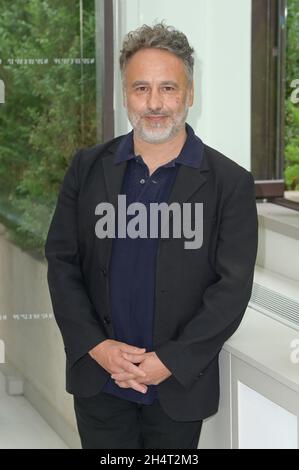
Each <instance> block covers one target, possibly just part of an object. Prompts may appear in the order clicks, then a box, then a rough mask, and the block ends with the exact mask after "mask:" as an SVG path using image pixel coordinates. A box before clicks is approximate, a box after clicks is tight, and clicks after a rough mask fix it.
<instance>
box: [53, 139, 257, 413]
mask: <svg viewBox="0 0 299 470" xmlns="http://www.w3.org/2000/svg"><path fill="white" fill-rule="evenodd" d="M120 139H121V137H118V138H116V139H113V140H112V141H110V142H108V143H106V144H104V145H97V146H95V147H92V148H88V149H85V150H84V149H83V150H80V151H79V152H77V153H76V154H75V156H74V158H73V160H72V162H71V165H70V167H69V168H68V170H67V172H66V174H65V178H64V181H63V184H62V187H61V190H60V193H59V196H58V202H57V206H56V210H55V213H54V216H53V219H52V222H51V225H50V229H49V233H48V237H47V241H46V246H45V255H46V258H47V260H48V283H49V289H50V294H51V300H52V305H53V311H54V315H55V318H56V321H57V324H58V326H59V328H60V331H61V334H62V337H63V342H64V346H65V352H66V390H67V391H68V392H69V393H71V394H75V395H78V396H81V397H89V396H92V395H95V394H97V393H98V392H99V391H100V390H101V389H102V387H103V385H104V383H105V382H106V381H107V379H108V378H109V374H108V372H106V371H105V369H103V368H102V367H101V366H100V365H99V364H97V363H96V362H95V361H94V360H93V359H92V358H91V357H90V355H89V354H88V351H89V350H90V349H92V348H93V347H94V346H95V345H97V344H98V343H100V342H101V341H103V340H105V339H107V338H114V332H113V325H112V322H111V312H110V307H109V296H108V292H109V285H108V276H107V274H108V269H109V258H110V253H111V245H112V239H108V238H106V239H99V238H97V237H96V235H95V224H96V222H97V220H98V219H99V217H98V216H96V215H95V207H96V206H97V204H98V203H99V202H104V201H105V202H111V203H113V204H114V205H115V207H116V205H117V204H116V203H117V196H118V193H119V192H120V188H121V183H122V179H123V176H124V172H125V169H126V165H127V163H126V162H123V163H121V164H119V165H114V163H113V159H114V154H115V151H116V148H117V146H118V144H119V142H120ZM168 202H169V203H170V202H179V203H183V202H194V203H195V202H202V203H203V214H204V215H203V217H204V220H203V244H202V246H201V248H199V249H195V250H194V249H185V248H184V241H185V240H184V238H180V239H179V238H165V239H164V240H163V239H159V244H158V256H157V270H156V309H155V324H154V351H155V352H156V354H157V355H158V357H159V358H160V359H161V361H162V362H163V363H164V364H165V365H166V367H167V368H168V369H169V370H170V371H171V372H172V374H173V375H172V376H171V377H169V378H168V379H166V380H165V381H164V382H162V383H160V384H159V385H158V386H157V389H158V397H159V400H160V403H161V406H162V407H163V408H164V410H165V411H166V412H167V413H168V414H169V415H170V416H171V417H172V418H173V419H175V420H178V421H192V420H199V419H203V418H206V417H208V416H210V415H212V414H214V413H215V412H216V411H217V409H218V404H219V368H218V355H219V352H220V350H221V348H222V346H223V344H224V342H225V341H226V340H227V339H228V338H229V337H230V336H231V335H232V334H233V333H234V331H235V330H236V329H237V327H238V326H239V324H240V322H241V319H242V317H243V314H244V313H245V310H246V307H247V304H248V301H249V299H250V295H251V289H252V281H253V272H254V264H255V259H256V252H257V211H256V203H255V195H254V180H253V177H252V175H251V173H250V172H248V171H247V170H245V169H244V168H242V167H241V166H239V165H238V164H237V163H235V162H233V161H232V160H230V159H229V158H227V157H225V156H224V155H222V154H220V153H219V152H217V151H216V150H214V149H212V148H210V147H208V146H207V145H205V146H204V153H203V160H202V164H201V167H200V168H199V169H195V168H191V167H188V166H183V165H182V166H180V168H179V171H178V174H177V177H176V180H175V183H174V186H173V188H172V192H171V194H170V198H169V201H168Z"/></svg>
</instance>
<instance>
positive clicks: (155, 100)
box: [147, 89, 163, 111]
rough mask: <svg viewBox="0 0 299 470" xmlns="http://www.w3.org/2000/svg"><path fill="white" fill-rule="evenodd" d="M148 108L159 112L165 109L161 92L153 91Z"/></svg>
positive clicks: (149, 97) (149, 96)
mask: <svg viewBox="0 0 299 470" xmlns="http://www.w3.org/2000/svg"><path fill="white" fill-rule="evenodd" d="M147 106H148V108H149V109H150V110H151V111H159V110H161V109H162V107H163V102H162V96H161V93H160V91H159V90H155V89H152V90H151V92H150V93H149V95H148V102H147Z"/></svg>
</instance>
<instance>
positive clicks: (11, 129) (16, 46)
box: [0, 0, 97, 253]
mask: <svg viewBox="0 0 299 470" xmlns="http://www.w3.org/2000/svg"><path fill="white" fill-rule="evenodd" d="M79 6H80V1H79V0H26V1H24V0H14V1H13V2H12V1H11V0H1V4H0V38H1V43H0V59H1V61H0V78H1V79H2V80H3V81H4V83H5V104H1V105H0V220H1V221H2V222H4V223H5V225H7V226H8V227H9V228H10V232H11V235H12V237H13V239H14V240H15V241H16V242H17V243H18V244H19V245H21V246H22V247H23V248H26V249H27V250H29V251H30V250H31V251H33V252H39V253H43V249H44V242H45V238H46V234H47V231H48V227H49V223H50V220H51V217H52V214H53V210H54V207H55V203H56V200H57V195H58V190H59V188H60V185H61V182H62V179H63V176H64V174H65V171H66V169H67V166H68V164H69V162H70V159H71V158H72V156H73V154H74V152H75V151H76V150H77V149H79V148H81V147H86V146H90V145H94V144H95V143H96V126H97V122H96V73H95V38H94V36H95V17H94V0H83V58H88V59H94V60H90V63H88V64H86V63H85V65H83V66H81V63H82V61H81V62H80V59H81V47H80V14H79V13H80V9H79ZM9 59H14V61H13V63H12V61H11V60H9ZM20 59H21V60H23V64H22V63H20ZM24 59H27V61H28V59H30V60H31V62H32V61H33V62H34V63H33V64H32V63H31V64H28V63H27V64H24ZM40 59H42V62H47V61H48V64H47V63H38V61H39V60H40ZM45 59H46V60H47V61H46V60H45ZM57 59H59V60H57ZM60 59H77V63H73V64H71V63H68V64H65V63H61V62H62V61H61V60H60ZM16 60H17V61H16ZM82 91H83V94H82Z"/></svg>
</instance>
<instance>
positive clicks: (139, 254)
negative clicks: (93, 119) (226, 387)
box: [102, 124, 203, 405]
mask: <svg viewBox="0 0 299 470" xmlns="http://www.w3.org/2000/svg"><path fill="white" fill-rule="evenodd" d="M186 130H187V139H186V142H185V144H184V146H183V148H182V150H181V152H180V154H179V156H178V157H177V158H175V159H173V160H171V161H170V162H168V163H166V164H165V165H162V166H160V167H159V168H157V169H156V170H155V171H154V172H153V173H152V174H151V175H149V170H148V167H147V165H146V164H145V163H144V161H143V159H142V157H141V156H140V155H135V154H134V142H133V131H131V132H130V133H129V134H127V135H126V136H125V137H124V138H123V139H122V140H121V143H120V145H119V147H118V149H117V153H116V155H115V160H114V163H115V165H117V164H119V163H121V162H124V161H127V168H126V172H125V175H124V179H123V182H122V188H121V193H120V194H122V195H126V206H128V205H129V204H131V203H133V202H141V203H143V204H144V205H145V206H146V209H147V237H146V238H141V237H138V238H131V237H129V236H127V237H125V238H118V237H117V235H118V234H117V227H118V224H117V220H116V235H115V238H114V239H113V242H112V251H111V258H110V265H109V273H108V275H109V296H110V305H111V317H112V323H113V327H114V332H115V339H116V340H118V341H122V342H125V343H127V344H130V345H132V346H137V347H140V348H146V352H150V351H153V324H154V315H155V284H156V283H155V273H156V257H157V247H158V238H150V235H149V234H150V230H149V205H150V203H152V202H155V203H160V202H167V200H168V197H169V195H170V191H171V188H172V185H173V183H174V180H175V177H176V174H177V172H178V170H179V167H180V165H187V166H191V167H194V168H198V167H199V166H200V163H201V158H202V151H203V143H202V141H201V140H200V139H199V138H198V137H197V136H196V135H195V134H194V131H193V129H192V128H191V127H190V126H189V125H188V124H186ZM116 212H117V211H116ZM135 216H136V214H134V215H132V216H131V215H127V218H126V222H127V224H128V222H129V220H130V219H131V218H133V217H135ZM159 230H160V227H159ZM136 365H138V364H136ZM102 391H103V392H106V393H110V394H112V395H115V396H117V397H119V398H123V399H125V400H130V401H133V402H136V403H141V404H148V405H149V404H151V403H153V401H154V400H155V398H157V390H156V386H155V385H149V386H148V390H147V393H145V394H143V393H141V392H137V391H136V390H133V389H132V388H121V387H119V386H118V385H117V384H116V383H115V382H114V380H113V379H111V377H110V378H109V379H108V381H107V383H106V384H105V386H104V388H103V390H102Z"/></svg>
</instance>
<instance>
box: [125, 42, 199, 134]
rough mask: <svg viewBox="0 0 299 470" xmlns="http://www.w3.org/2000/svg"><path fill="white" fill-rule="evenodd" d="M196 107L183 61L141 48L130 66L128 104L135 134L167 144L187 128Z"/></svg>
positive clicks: (163, 52)
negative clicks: (189, 118)
mask: <svg viewBox="0 0 299 470" xmlns="http://www.w3.org/2000/svg"><path fill="white" fill-rule="evenodd" d="M192 104H193V84H192V85H190V83H188V78H187V74H186V69H185V67H184V64H183V62H182V60H181V59H179V58H178V57H176V56H175V55H174V54H171V53H170V52H168V51H165V50H161V49H141V50H140V51H138V52H136V54H134V55H133V56H132V57H131V58H130V60H129V62H128V63H127V66H126V70H125V74H124V105H125V107H126V108H127V113H128V118H129V120H130V122H131V124H132V127H133V129H134V132H135V134H136V135H137V136H138V137H139V138H140V139H142V140H144V141H146V142H149V143H163V142H167V141H169V140H171V139H172V138H173V137H175V136H176V135H177V134H178V133H179V132H180V130H181V129H182V128H183V127H184V125H185V121H186V118H187V114H188V109H189V107H190V106H192Z"/></svg>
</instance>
